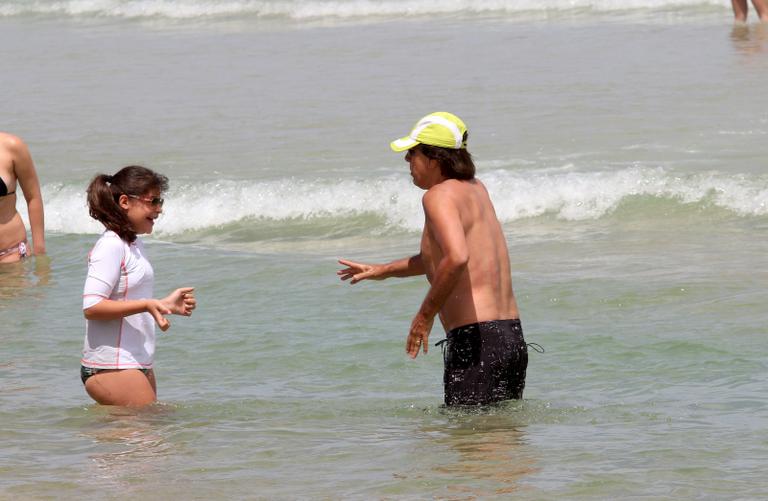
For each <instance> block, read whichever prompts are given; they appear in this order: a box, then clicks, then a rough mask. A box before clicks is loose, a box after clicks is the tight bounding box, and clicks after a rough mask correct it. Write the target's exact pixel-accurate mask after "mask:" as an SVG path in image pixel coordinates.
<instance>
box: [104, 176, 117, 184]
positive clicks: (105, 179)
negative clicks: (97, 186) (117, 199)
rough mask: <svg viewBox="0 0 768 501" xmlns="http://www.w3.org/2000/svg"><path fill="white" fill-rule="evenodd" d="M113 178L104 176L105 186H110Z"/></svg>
mask: <svg viewBox="0 0 768 501" xmlns="http://www.w3.org/2000/svg"><path fill="white" fill-rule="evenodd" d="M114 178H115V176H110V175H109V174H105V175H104V181H106V183H107V184H112V180H113V179H114Z"/></svg>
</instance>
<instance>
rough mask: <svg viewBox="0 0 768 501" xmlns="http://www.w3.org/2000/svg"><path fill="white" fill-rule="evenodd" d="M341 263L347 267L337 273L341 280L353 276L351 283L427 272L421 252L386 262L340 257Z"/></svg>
mask: <svg viewBox="0 0 768 501" xmlns="http://www.w3.org/2000/svg"><path fill="white" fill-rule="evenodd" d="M339 263H340V264H343V265H344V266H346V268H344V269H341V270H339V271H337V272H336V274H337V275H339V278H341V280H349V279H350V278H351V279H352V281H351V282H350V283H351V284H356V283H357V282H360V281H361V280H384V279H385V278H390V277H412V276H415V275H423V274H424V273H425V270H424V263H423V261H422V259H421V254H416V255H415V256H411V257H406V258H403V259H398V260H396V261H392V262H390V263H386V264H368V263H358V262H355V261H350V260H348V259H339Z"/></svg>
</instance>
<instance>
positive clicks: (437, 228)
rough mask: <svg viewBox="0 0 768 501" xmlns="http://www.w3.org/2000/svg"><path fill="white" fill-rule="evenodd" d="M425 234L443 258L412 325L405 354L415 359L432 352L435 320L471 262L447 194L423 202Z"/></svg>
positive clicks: (456, 211)
mask: <svg viewBox="0 0 768 501" xmlns="http://www.w3.org/2000/svg"><path fill="white" fill-rule="evenodd" d="M422 205H423V206H424V215H425V219H426V225H425V226H426V231H428V232H429V233H430V234H431V235H432V237H433V239H434V240H435V241H436V242H437V245H438V246H439V247H440V254H441V256H442V257H441V258H440V261H439V262H438V263H437V266H436V267H435V272H434V274H433V277H432V283H431V286H430V288H429V291H428V292H427V295H426V297H425V298H424V301H423V302H422V303H421V308H419V311H418V313H416V316H415V317H414V318H413V321H412V322H411V330H410V332H409V333H408V339H407V340H406V347H405V350H406V352H407V353H408V355H409V356H410V357H411V358H416V356H417V355H418V354H419V348H420V347H421V348H423V350H424V353H427V351H428V349H429V342H428V340H429V333H430V331H431V330H432V324H433V323H434V321H435V316H436V315H437V314H438V312H439V311H440V309H441V308H442V307H443V305H444V304H445V301H446V300H447V299H448V296H450V294H451V292H452V291H453V289H454V287H455V286H456V282H457V281H458V279H459V276H460V275H461V273H462V272H463V271H464V270H465V269H466V266H467V262H468V261H469V251H468V249H467V241H466V237H465V235H464V226H463V224H462V222H461V215H460V214H459V209H458V207H457V206H456V204H455V202H454V201H453V199H452V197H451V196H450V194H449V193H447V192H445V190H432V191H428V192H427V193H426V194H425V195H424V197H423V199H422Z"/></svg>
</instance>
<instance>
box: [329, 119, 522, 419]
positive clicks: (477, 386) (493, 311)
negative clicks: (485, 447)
mask: <svg viewBox="0 0 768 501" xmlns="http://www.w3.org/2000/svg"><path fill="white" fill-rule="evenodd" d="M390 146H391V147H392V149H393V150H395V151H406V152H407V153H406V155H405V160H406V161H407V162H408V164H409V165H410V170H411V176H412V177H413V183H414V184H415V185H416V186H418V187H419V188H421V189H423V190H426V193H425V194H424V196H423V198H422V205H423V207H424V215H425V223H424V232H423V234H422V238H421V251H420V252H419V254H417V255H415V256H412V257H409V258H404V259H400V260H397V261H392V262H391V263H386V264H366V263H358V262H355V261H350V260H347V259H341V260H339V263H341V264H342V265H344V266H346V268H343V269H341V270H339V271H338V272H337V273H338V275H339V276H340V278H341V280H348V279H351V281H350V283H352V284H355V283H357V282H360V281H361V280H383V279H385V278H389V277H410V276H414V275H422V274H426V276H427V280H428V281H429V283H430V288H429V292H427V295H426V297H425V298H424V301H423V302H422V304H421V308H419V311H418V312H417V313H416V316H415V317H414V319H413V321H412V322H411V329H410V332H409V333H408V338H407V340H406V346H405V350H406V352H407V353H408V355H410V356H411V358H416V356H417V355H418V353H419V349H423V351H424V353H427V351H428V339H429V333H430V331H431V329H432V323H433V322H434V318H435V316H436V315H438V314H439V315H440V321H441V323H442V324H443V328H444V329H445V331H446V333H447V335H446V342H447V346H446V347H445V352H444V353H445V355H444V361H445V373H444V377H443V380H444V386H445V403H446V405H475V404H488V403H492V402H498V401H501V400H507V399H519V398H522V395H523V389H524V387H525V371H526V367H527V365H528V352H527V348H526V344H525V341H524V339H523V331H522V328H521V326H520V320H519V314H518V310H517V303H516V301H515V296H514V294H513V292H512V278H511V275H510V265H509V254H508V250H507V243H506V240H505V238H504V233H503V232H502V229H501V224H500V223H499V220H498V219H497V218H496V212H495V210H494V208H493V204H492V203H491V200H490V197H489V196H488V191H487V190H486V189H485V186H484V185H483V183H481V182H480V180H478V179H476V178H475V166H474V163H473V162H472V156H471V155H470V154H469V152H468V151H467V149H466V147H467V129H466V126H465V125H464V123H463V122H462V121H461V119H459V117H457V116H455V115H452V114H450V113H446V112H437V113H432V114H430V115H427V116H426V117H424V118H422V119H421V120H420V121H419V122H418V123H417V124H416V126H415V127H414V128H413V130H412V131H411V133H410V134H409V135H408V136H406V137H404V138H401V139H398V140H396V141H393V142H392V143H391V145H390Z"/></svg>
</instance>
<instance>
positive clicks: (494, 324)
mask: <svg viewBox="0 0 768 501" xmlns="http://www.w3.org/2000/svg"><path fill="white" fill-rule="evenodd" d="M445 342H446V343H447V346H445V347H444V350H443V360H444V362H445V373H444V375H443V383H444V386H445V405H485V404H490V403H493V402H499V401H501V400H509V399H519V398H523V389H524V388H525V370H526V368H527V367H528V348H527V347H526V345H525V340H524V339H523V328H522V326H521V325H520V320H519V319H513V320H492V321H490V322H479V323H474V324H470V325H465V326H462V327H457V328H456V329H453V330H451V331H450V332H449V333H448V334H447V336H446V339H445Z"/></svg>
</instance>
